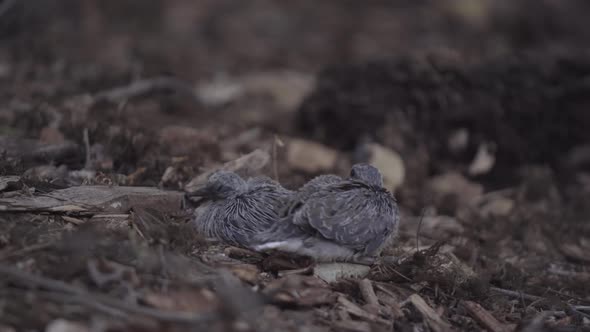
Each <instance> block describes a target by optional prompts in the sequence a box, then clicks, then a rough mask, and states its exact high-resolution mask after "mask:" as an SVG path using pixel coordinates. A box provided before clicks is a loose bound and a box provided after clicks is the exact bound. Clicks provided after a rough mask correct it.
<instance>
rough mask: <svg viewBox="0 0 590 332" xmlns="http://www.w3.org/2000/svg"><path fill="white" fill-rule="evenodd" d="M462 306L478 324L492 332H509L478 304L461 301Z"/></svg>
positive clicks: (506, 327) (504, 325)
mask: <svg viewBox="0 0 590 332" xmlns="http://www.w3.org/2000/svg"><path fill="white" fill-rule="evenodd" d="M463 306H464V307H465V308H466V309H467V312H469V315H470V316H471V317H473V318H474V319H475V320H476V321H477V322H478V323H479V324H481V325H482V326H483V327H485V328H486V329H487V330H489V331H492V332H509V331H511V329H510V328H508V326H506V324H503V323H500V322H499V321H498V320H497V319H496V318H495V317H494V316H492V314H490V313H489V312H488V311H487V310H486V309H484V308H483V307H482V306H481V305H479V304H478V303H475V302H472V301H463Z"/></svg>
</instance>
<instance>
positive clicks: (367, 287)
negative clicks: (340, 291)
mask: <svg viewBox="0 0 590 332" xmlns="http://www.w3.org/2000/svg"><path fill="white" fill-rule="evenodd" d="M358 284H359V289H360V291H361V294H362V296H363V299H364V300H365V302H366V303H367V304H371V305H379V299H378V298H377V295H376V294H375V290H374V289H373V284H372V283H371V280H369V279H366V278H365V279H362V280H359V282H358Z"/></svg>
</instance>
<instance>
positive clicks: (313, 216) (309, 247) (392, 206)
mask: <svg viewBox="0 0 590 332" xmlns="http://www.w3.org/2000/svg"><path fill="white" fill-rule="evenodd" d="M314 180H315V179H314ZM314 180H312V181H314ZM326 180H327V181H326V182H324V183H323V181H322V180H321V179H318V180H317V181H315V182H314V183H308V184H306V185H305V186H304V187H303V188H302V189H301V190H300V191H299V192H298V193H297V194H294V195H293V199H292V201H291V203H290V206H289V208H288V211H287V213H286V215H284V216H283V218H282V219H281V221H280V222H277V223H275V224H274V225H273V226H272V227H271V228H270V229H269V230H268V231H266V232H264V233H262V234H260V235H257V236H256V238H255V243H257V244H256V245H254V246H253V249H254V250H257V251H266V250H272V249H277V250H281V251H285V252H292V253H296V254H300V255H305V256H310V257H312V258H314V259H315V260H317V261H353V262H359V263H371V262H373V261H374V258H375V257H376V256H377V255H379V253H380V252H381V250H382V249H383V248H384V247H385V245H387V244H388V242H389V241H390V240H391V239H392V238H393V237H394V236H395V235H396V233H397V227H398V224H399V211H398V207H397V204H396V201H395V198H394V197H393V195H392V194H391V193H389V192H388V191H387V190H386V189H385V188H383V179H382V176H381V173H379V170H377V169H376V168H375V167H373V166H371V165H368V164H356V165H354V166H353V167H352V170H351V173H350V178H348V179H346V180H339V181H338V180H337V179H336V178H329V179H326ZM322 183H323V184H322Z"/></svg>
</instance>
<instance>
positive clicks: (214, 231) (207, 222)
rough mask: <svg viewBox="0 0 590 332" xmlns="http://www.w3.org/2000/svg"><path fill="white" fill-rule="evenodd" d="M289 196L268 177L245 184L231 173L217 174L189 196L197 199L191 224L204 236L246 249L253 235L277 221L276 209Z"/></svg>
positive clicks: (222, 172)
mask: <svg viewBox="0 0 590 332" xmlns="http://www.w3.org/2000/svg"><path fill="white" fill-rule="evenodd" d="M291 194H292V192H291V191H290V190H287V189H285V188H283V187H282V186H281V185H280V184H278V183H276V182H275V181H273V180H271V179H269V178H267V177H257V178H250V179H248V181H245V180H244V179H242V178H241V177H240V176H239V175H237V174H236V173H234V172H229V171H217V172H215V173H213V174H211V175H210V176H209V178H208V179H207V182H206V183H205V185H203V186H202V187H201V188H199V189H198V190H197V191H196V192H194V193H192V194H190V196H196V197H198V198H200V201H199V206H198V207H197V208H196V209H195V211H194V213H193V222H194V224H195V226H196V228H197V230H198V231H199V232H200V233H201V234H203V235H205V236H208V237H214V238H217V239H219V240H222V241H224V242H226V243H228V244H231V245H234V246H240V247H246V248H247V247H249V246H250V241H251V240H252V238H253V237H254V235H256V234H258V233H261V232H263V231H265V230H267V229H268V228H269V227H270V226H271V225H272V224H273V223H275V222H276V221H277V220H278V219H279V209H280V208H281V207H282V206H283V205H284V204H285V203H286V202H287V201H288V198H289V197H290V195H291Z"/></svg>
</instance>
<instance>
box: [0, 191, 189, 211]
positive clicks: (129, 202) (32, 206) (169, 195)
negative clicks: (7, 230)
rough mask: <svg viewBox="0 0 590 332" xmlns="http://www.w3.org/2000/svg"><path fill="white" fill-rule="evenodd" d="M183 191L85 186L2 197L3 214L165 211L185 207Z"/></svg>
mask: <svg viewBox="0 0 590 332" xmlns="http://www.w3.org/2000/svg"><path fill="white" fill-rule="evenodd" d="M182 200H183V194H182V193H181V192H173V191H163V190H159V189H156V188H149V187H117V186H113V187H111V186H81V187H71V188H66V189H61V190H55V191H53V192H51V193H50V194H46V195H39V196H28V195H24V194H23V195H20V196H15V197H10V198H0V211H10V212H24V211H28V212H33V211H36V212H91V213H96V212H107V213H115V214H116V213H125V212H128V211H129V210H130V209H131V208H132V207H150V208H153V209H156V210H158V211H162V212H176V211H179V210H180V209H181V208H182Z"/></svg>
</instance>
